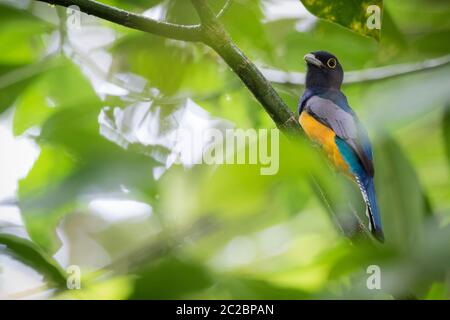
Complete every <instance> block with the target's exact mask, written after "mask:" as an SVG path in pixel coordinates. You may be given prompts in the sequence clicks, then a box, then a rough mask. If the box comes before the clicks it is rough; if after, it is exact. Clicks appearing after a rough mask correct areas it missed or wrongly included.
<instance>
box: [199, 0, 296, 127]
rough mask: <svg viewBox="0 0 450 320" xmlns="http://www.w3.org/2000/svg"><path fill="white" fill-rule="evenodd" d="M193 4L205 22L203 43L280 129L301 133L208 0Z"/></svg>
mask: <svg viewBox="0 0 450 320" xmlns="http://www.w3.org/2000/svg"><path fill="white" fill-rule="evenodd" d="M191 1H192V4H193V5H194V7H195V9H196V10H197V13H198V15H199V17H200V20H201V22H202V24H201V32H202V37H203V41H204V43H205V44H207V45H208V46H210V47H211V48H213V49H214V50H215V51H216V52H217V53H218V54H219V55H220V56H221V57H222V58H223V60H224V61H225V62H226V63H227V64H228V65H229V66H230V67H231V69H233V71H234V72H235V73H236V74H237V75H238V76H239V78H240V79H241V80H242V82H243V83H244V84H245V85H246V86H247V88H248V89H249V90H250V91H251V92H252V94H253V95H254V96H255V98H256V99H257V100H258V101H259V102H260V103H261V105H262V106H263V107H264V109H265V110H266V111H267V113H268V114H269V115H270V117H271V118H272V119H273V121H274V122H275V123H276V125H277V127H278V128H279V129H280V130H282V131H284V132H285V133H288V134H293V133H298V132H300V126H299V124H298V122H297V121H296V119H295V116H294V114H293V113H292V111H291V110H290V109H289V108H288V107H287V105H286V104H285V103H284V102H283V100H282V99H281V98H280V96H279V95H278V94H277V92H276V91H275V89H274V88H273V87H272V85H271V83H270V82H269V81H268V80H267V79H266V78H265V77H264V75H263V74H262V73H261V72H260V71H259V69H258V68H257V67H256V66H255V65H254V64H253V63H252V62H251V61H250V60H249V59H248V58H247V57H246V56H245V55H244V53H243V52H242V51H241V50H240V49H239V48H238V47H237V46H236V45H235V43H234V42H233V41H232V39H231V37H230V35H229V34H228V33H227V32H226V30H225V29H224V28H223V26H222V24H221V23H220V22H219V21H218V19H217V17H216V15H215V14H214V12H213V11H212V10H211V8H210V6H209V5H208V2H207V0H191Z"/></svg>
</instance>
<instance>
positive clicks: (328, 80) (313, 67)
mask: <svg viewBox="0 0 450 320" xmlns="http://www.w3.org/2000/svg"><path fill="white" fill-rule="evenodd" d="M303 59H305V62H306V64H307V66H308V71H307V73H306V87H307V88H314V87H316V88H327V89H339V88H340V87H341V84H342V81H343V80H344V70H343V69H342V66H341V64H340V63H339V61H338V59H337V58H336V56H334V55H332V54H331V53H329V52H326V51H314V52H311V53H308V54H306V55H305V56H304V57H303Z"/></svg>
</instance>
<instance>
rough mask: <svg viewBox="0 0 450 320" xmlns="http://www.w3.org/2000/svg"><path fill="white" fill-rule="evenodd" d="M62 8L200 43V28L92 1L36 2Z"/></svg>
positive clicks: (52, 0) (46, 0)
mask: <svg viewBox="0 0 450 320" xmlns="http://www.w3.org/2000/svg"><path fill="white" fill-rule="evenodd" d="M37 1H41V2H46V3H49V4H55V5H60V6H63V7H69V6H73V5H75V6H78V7H79V8H80V10H81V11H82V12H84V13H87V14H90V15H93V16H96V17H99V18H102V19H105V20H108V21H111V22H114V23H117V24H120V25H123V26H125V27H129V28H132V29H137V30H141V31H145V32H148V33H152V34H155V35H159V36H163V37H166V38H171V39H176V40H184V41H201V35H200V26H198V25H193V26H185V25H178V24H173V23H168V22H163V21H157V20H154V19H150V18H147V17H145V16H143V15H140V14H136V13H132V12H128V11H125V10H122V9H119V8H116V7H112V6H108V5H106V4H103V3H100V2H97V1H93V0H37Z"/></svg>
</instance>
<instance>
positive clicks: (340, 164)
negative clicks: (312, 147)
mask: <svg viewBox="0 0 450 320" xmlns="http://www.w3.org/2000/svg"><path fill="white" fill-rule="evenodd" d="M299 122H300V125H301V126H302V128H303V130H304V131H305V133H306V135H307V136H308V137H309V138H310V139H311V140H313V141H314V142H316V143H317V144H319V145H320V146H321V147H322V149H323V150H324V152H325V153H326V155H327V156H328V158H329V159H330V160H331V162H332V163H333V164H334V165H335V166H336V167H337V168H338V169H339V170H342V171H343V172H344V173H346V174H348V175H350V176H352V175H351V174H350V171H349V167H348V165H347V163H346V162H345V161H344V159H343V158H342V156H341V153H340V152H339V149H338V147H337V145H336V142H335V140H334V138H335V136H336V135H335V133H334V132H333V130H331V129H330V128H328V127H327V126H325V125H323V124H322V123H320V122H319V121H317V120H316V119H314V117H312V116H311V115H309V114H308V113H307V112H302V113H301V114H300V117H299ZM352 178H353V177H352Z"/></svg>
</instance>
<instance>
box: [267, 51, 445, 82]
mask: <svg viewBox="0 0 450 320" xmlns="http://www.w3.org/2000/svg"><path fill="white" fill-rule="evenodd" d="M447 64H450V55H445V56H442V57H439V58H435V59H429V60H425V61H421V62H418V63H405V64H396V65H388V66H383V67H378V68H370V69H364V70H356V71H349V72H346V73H345V78H344V83H347V84H353V83H364V82H370V81H378V80H383V79H388V78H393V77H398V76H403V75H407V74H412V73H416V72H421V71H425V70H431V69H435V68H439V67H442V66H445V65H447ZM260 70H261V72H262V73H263V74H264V76H265V77H266V78H267V79H269V80H270V81H271V82H272V83H276V84H284V85H292V86H301V85H304V84H305V78H306V75H305V73H302V72H290V71H282V70H278V69H272V68H260Z"/></svg>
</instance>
